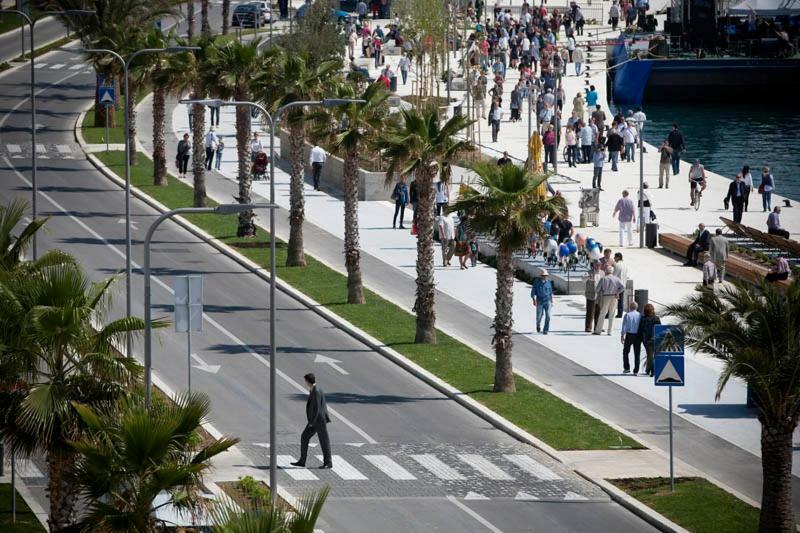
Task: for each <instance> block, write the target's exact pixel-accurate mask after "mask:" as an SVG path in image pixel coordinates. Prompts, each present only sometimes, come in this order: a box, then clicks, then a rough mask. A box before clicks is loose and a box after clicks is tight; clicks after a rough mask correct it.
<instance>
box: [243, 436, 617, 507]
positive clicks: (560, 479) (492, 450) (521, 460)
mask: <svg viewBox="0 0 800 533" xmlns="http://www.w3.org/2000/svg"><path fill="white" fill-rule="evenodd" d="M251 446H252V447H253V450H256V449H258V450H260V451H258V452H256V453H257V454H258V455H259V456H260V457H263V452H264V446H263V443H258V444H256V443H254V444H252V445H251ZM334 448H335V449H334V452H336V454H334V455H333V457H332V460H333V468H332V469H330V470H323V469H318V468H317V466H319V465H321V464H322V460H323V457H322V455H320V454H319V448H315V451H316V452H317V453H315V454H314V455H312V456H310V457H309V461H308V463H307V466H306V467H297V466H292V465H291V463H293V462H296V461H297V455H296V454H297V448H296V447H291V446H288V445H280V446H279V453H278V460H277V465H278V469H279V472H280V475H281V476H282V477H283V478H284V481H283V483H284V484H286V485H287V486H289V487H291V486H293V485H297V487H298V488H299V489H300V490H306V489H313V488H314V487H318V486H320V485H321V484H328V485H330V486H331V487H332V488H333V492H334V494H337V495H339V496H344V497H350V496H365V495H370V494H386V495H397V496H403V497H422V496H436V495H441V494H462V495H466V494H470V493H474V494H478V495H479V496H481V497H486V498H493V497H502V498H511V499H516V500H526V501H531V500H539V501H553V500H556V501H598V500H603V501H606V498H607V497H606V496H605V495H604V494H603V493H602V491H601V490H600V489H599V488H597V487H596V486H595V485H592V484H590V483H588V482H586V481H585V480H584V479H582V478H580V477H579V476H577V474H575V473H574V472H572V471H571V470H569V469H568V468H566V467H565V466H564V465H563V464H561V463H558V462H557V461H555V460H553V459H552V458H550V457H548V456H546V455H544V454H542V453H540V452H536V451H535V450H532V449H530V448H528V449H524V448H522V449H521V448H515V447H504V448H497V447H489V448H481V447H476V446H473V445H464V446H454V445H435V446H424V445H421V444H414V445H408V444H405V445H400V444H373V445H369V444H364V445H363V446H362V445H359V446H358V447H355V446H352V445H351V446H348V445H346V444H345V445H340V446H335V447H334ZM474 494H473V496H474Z"/></svg>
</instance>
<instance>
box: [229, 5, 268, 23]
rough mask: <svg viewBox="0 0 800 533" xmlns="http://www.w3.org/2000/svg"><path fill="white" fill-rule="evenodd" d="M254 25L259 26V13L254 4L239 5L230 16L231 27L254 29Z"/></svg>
mask: <svg viewBox="0 0 800 533" xmlns="http://www.w3.org/2000/svg"><path fill="white" fill-rule="evenodd" d="M256 23H258V24H259V25H260V24H261V11H260V8H259V7H258V5H256V4H239V5H238V6H236V8H235V9H234V10H233V14H232V15H231V26H233V27H241V28H255V27H256Z"/></svg>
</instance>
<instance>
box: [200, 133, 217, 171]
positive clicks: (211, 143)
mask: <svg viewBox="0 0 800 533" xmlns="http://www.w3.org/2000/svg"><path fill="white" fill-rule="evenodd" d="M217 141H219V138H218V137H217V134H216V133H214V126H211V129H209V130H208V133H206V135H205V137H204V138H203V145H204V146H205V148H206V170H211V164H212V163H213V162H214V152H215V151H216V150H217Z"/></svg>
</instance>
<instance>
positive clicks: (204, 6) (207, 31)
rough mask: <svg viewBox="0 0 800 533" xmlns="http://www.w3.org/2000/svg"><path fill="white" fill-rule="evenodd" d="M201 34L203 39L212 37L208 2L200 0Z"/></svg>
mask: <svg viewBox="0 0 800 533" xmlns="http://www.w3.org/2000/svg"><path fill="white" fill-rule="evenodd" d="M200 33H201V34H202V35H203V37H209V36H210V35H211V26H209V25H208V0H200Z"/></svg>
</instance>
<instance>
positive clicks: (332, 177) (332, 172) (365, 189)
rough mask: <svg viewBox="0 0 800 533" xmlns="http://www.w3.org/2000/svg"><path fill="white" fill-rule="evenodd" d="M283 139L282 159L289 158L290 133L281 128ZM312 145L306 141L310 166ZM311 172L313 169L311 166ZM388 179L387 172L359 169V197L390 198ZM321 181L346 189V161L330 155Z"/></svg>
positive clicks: (327, 184)
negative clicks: (386, 183)
mask: <svg viewBox="0 0 800 533" xmlns="http://www.w3.org/2000/svg"><path fill="white" fill-rule="evenodd" d="M279 136H280V140H281V151H280V154H281V159H285V160H287V161H288V160H289V135H288V134H287V133H286V132H285V131H284V130H279ZM311 148H312V146H311V145H310V144H309V143H306V146H305V148H304V149H303V158H304V161H305V162H306V167H308V164H307V163H308V155H309V153H310V152H311ZM308 171H309V172H310V171H311V169H310V168H309V169H308ZM385 180H386V173H384V172H367V171H366V170H362V169H359V170H358V199H359V200H362V201H364V200H366V201H374V200H389V196H390V195H391V191H390V190H388V189H387V188H386V187H384V185H383V184H384V181H385ZM320 181H321V183H322V185H323V187H330V186H333V187H335V188H336V189H339V190H340V191H341V190H344V161H343V160H342V159H341V158H338V157H336V156H335V155H330V154H329V155H328V160H327V161H326V162H325V164H324V165H323V166H322V175H321V176H320Z"/></svg>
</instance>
